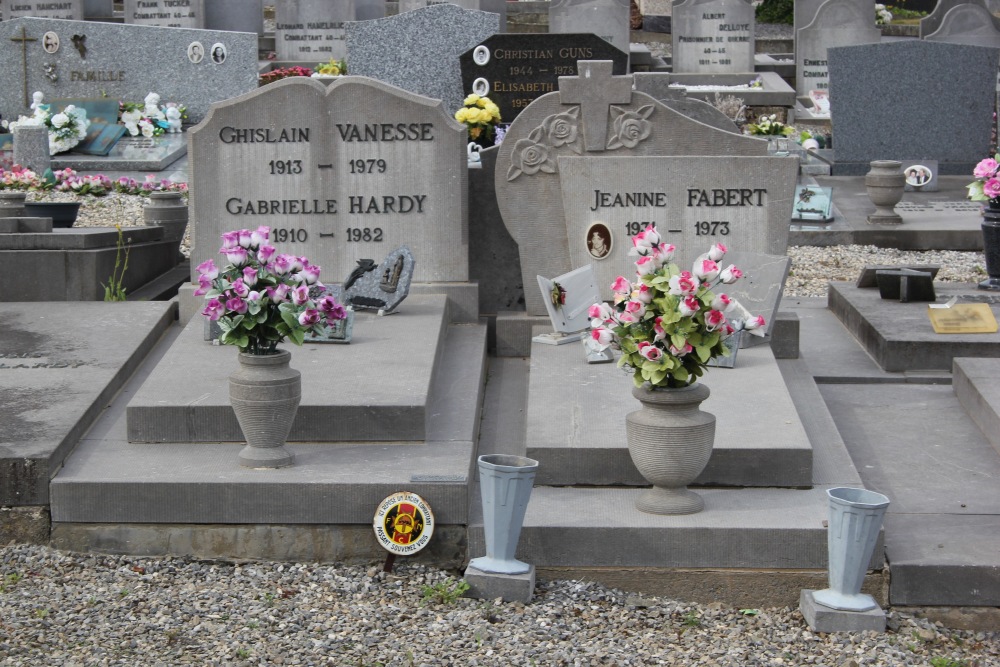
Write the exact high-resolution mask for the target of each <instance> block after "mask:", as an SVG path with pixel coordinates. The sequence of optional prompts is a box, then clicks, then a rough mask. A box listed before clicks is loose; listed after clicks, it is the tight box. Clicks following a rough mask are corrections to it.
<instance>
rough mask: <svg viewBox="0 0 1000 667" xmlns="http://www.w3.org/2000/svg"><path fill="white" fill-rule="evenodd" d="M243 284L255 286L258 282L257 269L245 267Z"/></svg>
mask: <svg viewBox="0 0 1000 667" xmlns="http://www.w3.org/2000/svg"><path fill="white" fill-rule="evenodd" d="M243 282H245V283H248V284H250V285H253V284H254V283H255V282H257V267H255V266H245V267H243Z"/></svg>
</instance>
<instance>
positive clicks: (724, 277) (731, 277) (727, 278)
mask: <svg viewBox="0 0 1000 667" xmlns="http://www.w3.org/2000/svg"><path fill="white" fill-rule="evenodd" d="M742 277H743V272H742V271H740V270H739V269H737V268H736V267H735V266H733V265H732V264H730V265H729V266H727V267H726V268H725V269H723V270H722V273H720V274H719V279H720V280H721V281H722V283H723V284H724V285H732V284H733V283H735V282H736V281H737V280H739V279H740V278H742Z"/></svg>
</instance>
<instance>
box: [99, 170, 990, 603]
mask: <svg viewBox="0 0 1000 667" xmlns="http://www.w3.org/2000/svg"><path fill="white" fill-rule="evenodd" d="M183 169H184V167H183V166H181V167H179V168H178V171H177V174H176V175H177V176H178V177H183V175H184V173H183V171H182V170H183ZM834 178H835V177H834ZM965 180H968V179H967V178H962V177H958V178H955V179H953V180H952V181H950V182H946V183H945V185H946V188H950V190H948V191H949V192H951V193H952V198H953V199H957V198H960V197H961V194H960V190H959V188H960V185H961V184H960V183H959V181H965ZM817 182H819V183H826V182H829V183H836V184H837V187H842V188H844V192H842V193H841V194H840V195H839V200H838V201H836V202H835V203H836V205H837V206H838V208H839V209H840V210H841V213H842V214H844V216H845V217H856V216H857V213H858V211H857V210H856V209H857V208H858V205H857V203H856V202H857V197H856V196H853V197H852V196H851V195H849V194H848V193H847V192H846V191H847V190H849V189H850V186H847V185H845V182H844V181H837V180H832V179H831V180H829V181H824V180H823V179H822V178H819V179H817ZM853 192H854V193H857V187H856V186H855V188H854V190H853ZM928 199H931V198H928V197H926V196H924V197H923V198H921V197H914V200H915V201H918V202H920V201H926V200H928ZM845 212H846V213H845ZM102 217H103V216H98V217H97V219H101V218H102ZM926 217H931V216H926ZM943 217H945V216H943V215H940V216H938V219H940V218H943ZM84 222H85V224H86V220H85V221H84ZM935 224H938V223H936V222H929V223H928V226H934V225H935ZM824 231H833V232H834V234H836V233H838V232H836V231H835V230H824ZM809 233H810V230H800V231H799V238H803V239H805V238H808V236H807V235H808V234H809ZM839 234H840V237H841V238H843V237H845V236H846V234H847V232H845V231H844V230H841V231H840V232H839ZM793 236H794V233H793ZM817 236H821V235H820V234H817ZM857 252H858V251H857V250H844V249H840V248H838V249H837V250H832V251H819V250H817V249H816V248H815V247H805V248H795V249H793V250H792V255H793V257H794V258H798V261H796V264H795V269H793V271H794V275H793V276H791V277H790V279H789V286H790V288H788V289H786V300H785V301H784V302H783V304H784V306H785V307H787V306H789V305H790V304H789V303H788V300H789V297H792V296H798V295H802V296H805V295H806V294H809V292H808V291H807V290H822V284H823V282H824V276H826V277H833V276H840V277H843V278H844V279H846V280H853V279H854V278H855V277H856V273H857V267H851V266H850V265H849V264H848V262H849V261H856V258H857ZM870 252H872V253H874V254H873V255H872V257H873V259H869V260H866V261H865V263H873V262H875V263H878V262H885V263H896V261H907V262H914V261H916V258H917V257H919V261H920V262H921V263H923V262H928V261H929V262H936V261H943V263H945V264H946V269H945V270H946V271H949V272H952V273H951V275H953V276H954V277H955V278H956V279H958V280H960V281H963V280H964V281H966V282H970V281H975V280H976V279H977V278H978V275H977V274H976V271H975V262H976V259H977V258H978V257H979V256H978V255H977V254H974V253H972V254H966V255H958V254H942V255H939V256H934V257H931V258H928V257H927V256H926V255H920V256H915V255H904V254H902V253H896V252H891V251H885V250H877V251H875V250H873V251H870ZM831 253H838V254H836V255H831ZM848 256H849V257H851V260H848V259H846V257H848ZM937 257H941V258H942V260H939V259H937ZM887 258H888V259H887ZM964 261H968V262H970V264H969V265H968V266H967V267H966V269H965V271H962V270H961V268H960V267H958V266H956V265H958V264H960V263H962V262H964ZM810 272H815V273H816V274H818V275H817V276H816V277H815V278H811V277H809V273H810ZM943 275H944V274H943ZM796 284H797V285H798V286H799V288H800V289H801V290H802V291H795V290H796V287H795V285H796ZM795 306H796V308H794V310H795V312H797V313H798V315H799V320H798V321H799V326H800V327H801V328H800V337H799V344H800V351H801V357H802V358H803V359H806V362H805V364H806V365H807V366H808V369H807V370H806V371H803V370H802V369H801V368H799V371H801V372H804V374H806V375H812V376H813V377H821V378H826V379H827V382H829V381H830V379H831V378H838V379H839V381H841V382H845V383H847V384H850V383H852V382H854V381H856V380H857V378H858V377H862V378H865V381H869V380H871V379H872V378H881V381H886V380H889V381H893V380H899V379H900V378H899V377H898V376H897V375H893V374H891V373H890V374H886V373H884V372H882V371H880V370H879V369H878V368H877V367H875V366H873V365H872V364H871V362H870V360H868V361H866V358H867V355H866V354H865V353H864V352H862V353H861V354H860V355H858V354H857V353H856V352H854V353H851V354H850V357H851V359H852V363H853V364H855V365H852V366H850V367H845V366H843V365H841V364H839V362H838V363H831V362H829V361H826V359H829V357H830V356H831V354H830V350H829V349H827V347H828V345H829V346H830V347H833V348H836V350H837V352H838V354H839V353H840V352H841V351H845V350H849V349H851V345H852V344H851V341H850V338H849V337H847V338H845V337H843V336H842V335H831V331H832V332H837V331H838V330H839V324H838V323H837V322H836V321H831V318H830V316H829V313H828V312H827V311H826V310H825V309H824V308H823V304H822V303H818V302H815V301H808V300H800V301H799V303H796V304H795ZM144 317H149V318H150V319H148V320H145V321H148V322H157V321H159V322H162V319H163V313H162V312H155V311H154V312H151V313H149V314H148V315H146V316H144ZM157 318H159V320H158V319H157ZM154 326H161V325H160V324H156V325H154ZM810 330H811V331H812V335H811V336H810V335H808V334H809V332H810ZM802 331H806V332H807V335H806V336H805V340H804V338H803V336H802V334H801V332H802ZM817 340H823V341H824V342H825V344H824V345H817V344H816V341H817ZM810 341H812V342H811V343H810ZM831 341H836V343H835V344H833V345H831V344H830V343H831ZM140 356H141V353H140ZM833 356H838V355H833ZM800 361H801V360H800ZM129 363H132V362H129ZM490 363H491V370H490V373H491V375H490V383H492V384H494V385H497V386H498V387H500V388H498V389H497V390H496V391H498V392H501V393H499V394H498V395H493V396H492V397H491V396H490V395H489V394H487V396H486V397H485V399H484V403H485V404H486V405H491V404H494V405H495V404H500V405H503V403H504V401H505V400H509V398H505V396H507V393H506V391H510V392H511V393H514V394H517V393H519V391H520V390H519V389H514V390H510V389H509V387H510V386H514V387H520V386H521V384H520V383H523V382H525V376H526V375H528V370H527V368H526V366H525V363H524V362H520V361H518V360H510V359H505V358H496V359H491V361H490ZM779 365H782V366H783V372H784V367H785V366H792V365H796V366H800V364H797V363H795V362H789V363H787V364H785V363H784V362H781V364H779ZM834 366H836V367H834ZM147 367H148V366H147ZM824 373H827V375H824ZM717 374H718V372H716V375H717ZM713 377H715V375H710V376H709V378H708V381H709V383H710V382H711V380H712V379H713ZM907 379H908V380H909V381H910V382H913V381H914V380H916V381H918V382H919V381H920V379H921V378H919V377H913V376H912V375H911V376H909V377H908V378H907ZM923 379H924V380H925V381H927V382H936V381H937V379H935V378H934V376H933V375H932V374H929V375H927V376H924V377H923ZM786 381H788V380H786ZM505 385H506V386H507V387H508V389H507V390H506V391H505V390H504V389H502V387H504V386H505ZM487 386H488V385H487ZM850 386H851V387H852V389H851V391H856V390H857V386H856V385H853V384H850ZM830 387H833V385H830ZM939 388H940V387H939V386H938V385H934V384H928V385H925V386H924V387H923V388H922V389H921V390H920V391H923V392H924V393H926V395H927V398H926V400H933V401H938V402H939V404H940V405H941V406H942V407H941V412H942V413H951V412H954V411H956V410H957V411H961V408H960V407H958V405H957V404H956V403H955V402H954V401H953V400H951V399H949V398H948V396H949V395H950V393H949V392H950V391H951V389H950V388H949V387H944V388H941V391H938V389H939ZM835 389H836V388H832V389H828V387H827V385H826V384H823V385H822V387H821V393H822V395H823V398H824V399H825V402H826V403H827V404H830V403H834V404H838V405H840V406H842V407H843V409H844V410H845V411H847V412H849V413H850V412H852V411H854V410H858V409H860V407H859V406H861V405H863V404H864V403H865V402H866V401H864V400H860V399H858V400H855V399H854V398H853V397H850V396H849V394H848V393H847V391H845V392H843V393H839V392H838V391H836V390H835ZM861 391H862V393H864V389H862V390H861ZM869 393H874V392H869ZM878 394H879V395H884V387H882V388H880V390H879V392H878ZM899 395H900V397H901V401H902V402H906V401H908V400H911V399H910V398H908V394H906V393H905V392H902V391H901V392H900V394H899ZM491 398H492V400H491ZM813 398H815V396H814V397H813ZM797 407H800V406H797ZM800 410H801V408H800ZM504 414H505V413H503V412H500V413H491V412H490V411H489V410H487V411H486V413H485V415H484V417H485V418H486V420H487V421H489V420H496V423H494V426H493V428H494V429H496V431H495V432H494V433H493V434H492V438H493V445H494V446H498V444H499V443H500V442H504V441H508V442H517V440H518V436H517V435H516V433H511V432H509V431H507V430H506V429H514V430H515V431H516V430H518V429H520V428H521V427H522V425H519V424H518V423H516V422H515V423H514V424H506V425H502V422H503V420H504V416H503V415H504ZM914 417H915V416H914ZM835 418H836V416H835ZM104 423H105V424H106V425H107V426H108V427H110V424H111V422H110V421H107V422H104ZM950 424H951V425H952V426H954V423H951V422H950ZM99 428H100V427H97V426H95V429H96V430H98V431H99ZM854 428H857V429H861V428H863V427H860V426H858V425H857V424H853V425H852V424H850V423H842V422H838V423H837V430H839V431H840V432H845V431H847V432H851V433H852V436H854V437H857V438H858V439H859V440H862V441H865V439H866V434H864V433H855V432H854V431H852V430H851V429H854ZM914 430H915V431H916V430H920V429H916V428H915V429H914ZM884 435H885V434H882V436H883V437H884ZM511 436H513V437H512V438H511ZM963 436H964V438H966V439H968V440H969V441H977V442H979V443H981V442H982V440H981V438H978V437H977V436H976V431H975V429H972V430H965V431H963ZM480 437H481V440H480V444H479V446H480V450H481V451H482V450H483V448H484V447H489V446H490V440H489V439H490V437H491V436H490V434H489V430H488V429H485V430H484V431H483V432H482V434H481V436H480ZM508 438H511V439H510V440H508ZM90 439H92V438H88V440H90ZM845 439H847V438H845ZM880 440H881V438H880ZM868 444H870V445H871V446H872V447H873V448H874V444H875V443H874V442H871V443H868ZM977 451H978V453H977V454H975V455H974V456H973V459H974V460H978V459H977V457H981V456H986V455H987V453H988V450H986V452H984V451H982V450H977ZM842 453H843V452H841V454H842ZM851 454H852V456H854V457H855V458H856V457H857V456H858V453H857V452H855V451H851ZM864 455H866V452H865V451H862V452H861V456H864ZM867 455H871V456H875V455H876V454H875V450H874V449H873V450H872V451H870V452H867ZM862 477H863V476H862ZM974 479H975V478H974ZM866 481H867V480H866ZM882 483H891V480H882ZM954 484H955V480H954V479H952V480H950V484H949V486H951V485H954ZM360 535H361V533H359V536H360ZM216 539H220V538H216ZM244 546H245V545H244ZM949 546H950V545H949ZM199 548H200V547H199ZM241 548H242V547H241ZM949 551H950V550H949ZM960 569H966V571H969V570H968V569H967V568H960ZM973 569H974V568H973ZM558 574H559V571H558V570H552V571H551V573H550V574H549V576H557V575H558ZM427 576H429V577H430V576H432V575H427ZM610 581H611V582H612V583H616V584H620V585H623V586H629V585H630V582H628V581H627V580H625V579H615V578H614V577H613V576H612V578H611V579H610ZM662 586H663V589H662V590H663V591H664V592H665V593H666V594H668V595H669V594H671V593H678V592H680V591H684V590H686V595H687V596H689V597H690V598H691V599H699V596H700V595H702V593H700V592H698V587H697V586H696V585H695V586H693V587H692V588H690V589H685V584H684V583H683V582H679V581H670V582H668V583H663V584H662ZM741 586H746V583H745V582H741V583H740V584H738V585H736V588H739V587H741ZM923 593H926V591H924V592H923ZM890 598H891V596H890ZM703 613H704V612H703Z"/></svg>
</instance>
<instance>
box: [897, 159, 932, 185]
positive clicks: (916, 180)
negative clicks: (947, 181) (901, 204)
mask: <svg viewBox="0 0 1000 667" xmlns="http://www.w3.org/2000/svg"><path fill="white" fill-rule="evenodd" d="M937 172H938V163H937V160H921V161H919V162H913V161H910V162H907V161H904V162H903V176H905V177H906V186H905V187H904V188H903V191H904V192H937V191H938V180H937Z"/></svg>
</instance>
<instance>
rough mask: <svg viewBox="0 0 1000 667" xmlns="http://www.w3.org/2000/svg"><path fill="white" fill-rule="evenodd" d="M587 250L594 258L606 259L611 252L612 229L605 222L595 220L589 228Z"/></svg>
mask: <svg viewBox="0 0 1000 667" xmlns="http://www.w3.org/2000/svg"><path fill="white" fill-rule="evenodd" d="M586 243H587V252H589V253H590V256H591V257H593V258H594V259H604V258H605V257H607V256H608V255H610V254H611V248H612V245H613V241H612V237H611V230H610V229H608V226H607V225H605V224H604V223H603V222H595V223H594V224H592V225H591V226H590V227H588V228H587V238H586Z"/></svg>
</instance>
